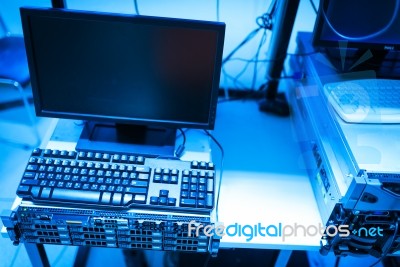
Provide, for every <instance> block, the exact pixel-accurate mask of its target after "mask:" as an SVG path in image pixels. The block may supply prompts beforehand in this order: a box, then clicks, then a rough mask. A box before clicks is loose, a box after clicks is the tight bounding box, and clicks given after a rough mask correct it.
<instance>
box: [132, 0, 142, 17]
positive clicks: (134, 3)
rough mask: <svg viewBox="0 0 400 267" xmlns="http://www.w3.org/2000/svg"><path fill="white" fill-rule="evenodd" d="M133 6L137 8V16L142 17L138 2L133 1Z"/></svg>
mask: <svg viewBox="0 0 400 267" xmlns="http://www.w3.org/2000/svg"><path fill="white" fill-rule="evenodd" d="M133 5H134V6H135V12H136V15H140V13H139V7H138V2H137V0H133Z"/></svg>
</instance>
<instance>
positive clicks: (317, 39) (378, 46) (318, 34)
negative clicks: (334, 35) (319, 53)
mask: <svg viewBox="0 0 400 267" xmlns="http://www.w3.org/2000/svg"><path fill="white" fill-rule="evenodd" d="M330 1H334V0H321V2H320V6H319V8H318V14H317V18H316V21H315V24H314V30H313V38H312V44H313V46H314V47H322V48H325V47H331V48H338V47H339V41H346V45H347V48H352V49H371V50H388V51H400V44H382V43H372V42H370V43H365V42H357V41H352V40H346V39H343V40H335V41H331V40H324V39H322V29H323V27H324V24H325V10H326V8H327V6H328V5H329V2H330Z"/></svg>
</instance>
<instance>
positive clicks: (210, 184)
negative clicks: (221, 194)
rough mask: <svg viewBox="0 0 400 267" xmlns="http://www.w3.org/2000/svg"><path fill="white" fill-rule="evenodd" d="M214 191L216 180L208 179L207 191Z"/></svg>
mask: <svg viewBox="0 0 400 267" xmlns="http://www.w3.org/2000/svg"><path fill="white" fill-rule="evenodd" d="M212 191H214V180H213V179H207V192H212Z"/></svg>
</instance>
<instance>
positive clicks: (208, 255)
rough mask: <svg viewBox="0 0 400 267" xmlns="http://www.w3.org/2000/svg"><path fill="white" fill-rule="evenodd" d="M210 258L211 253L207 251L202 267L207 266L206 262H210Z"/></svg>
mask: <svg viewBox="0 0 400 267" xmlns="http://www.w3.org/2000/svg"><path fill="white" fill-rule="evenodd" d="M210 259H211V254H210V253H208V254H207V258H206V260H205V261H204V264H203V267H207V266H208V263H209V262H210Z"/></svg>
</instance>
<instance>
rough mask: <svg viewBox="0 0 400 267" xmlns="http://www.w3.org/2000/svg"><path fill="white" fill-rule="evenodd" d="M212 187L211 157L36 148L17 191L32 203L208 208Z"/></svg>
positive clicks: (210, 206)
mask: <svg viewBox="0 0 400 267" xmlns="http://www.w3.org/2000/svg"><path fill="white" fill-rule="evenodd" d="M214 188H215V168H214V164H213V163H211V162H197V161H192V162H190V161H181V160H175V159H162V158H145V157H143V156H137V155H134V154H109V153H99V152H76V151H59V150H51V149H38V148H37V149H34V150H33V152H32V155H31V157H30V159H29V162H28V164H27V166H26V169H25V172H24V174H23V177H22V179H21V182H20V184H19V186H18V189H17V195H18V196H19V197H21V198H23V199H27V200H30V201H33V202H50V203H65V204H78V205H81V204H86V205H96V206H105V207H112V208H126V209H128V208H141V209H143V208H145V209H147V208H149V209H154V208H156V209H168V210H190V211H195V212H202V211H204V212H205V211H207V212H209V211H210V210H212V209H213V207H214V197H215V196H214V192H215V190H214Z"/></svg>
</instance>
